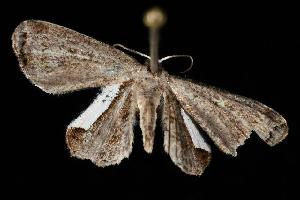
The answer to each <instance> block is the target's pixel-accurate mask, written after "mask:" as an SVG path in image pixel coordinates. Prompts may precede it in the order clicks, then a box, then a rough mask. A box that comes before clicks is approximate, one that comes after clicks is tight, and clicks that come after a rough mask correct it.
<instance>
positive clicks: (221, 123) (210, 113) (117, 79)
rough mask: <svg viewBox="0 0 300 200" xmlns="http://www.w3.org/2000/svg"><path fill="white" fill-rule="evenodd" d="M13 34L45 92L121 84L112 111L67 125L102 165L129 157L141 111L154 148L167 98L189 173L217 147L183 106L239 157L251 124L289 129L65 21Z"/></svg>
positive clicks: (78, 152)
mask: <svg viewBox="0 0 300 200" xmlns="http://www.w3.org/2000/svg"><path fill="white" fill-rule="evenodd" d="M12 41H13V49H14V52H15V54H16V55H17V57H18V61H19V64H20V67H21V70H22V71H23V72H24V74H25V75H26V77H27V78H28V79H29V80H30V81H31V82H32V83H33V84H35V85H36V86H37V87H39V88H41V89H42V90H43V91H45V92H47V93H52V94H61V93H65V92H71V91H74V90H80V89H84V88H91V87H101V86H106V85H112V84H119V85H121V87H120V88H119V90H118V93H117V95H116V97H115V98H114V99H113V100H112V102H111V103H110V105H109V107H108V108H107V110H105V112H103V113H102V114H101V116H99V117H98V119H97V120H96V121H95V122H93V124H92V125H91V126H90V127H89V128H88V129H87V130H85V129H82V128H76V127H69V128H68V130H67V134H66V142H67V145H68V147H69V149H70V152H71V155H73V156H76V157H78V158H81V159H90V160H92V161H93V162H94V163H95V164H96V165H98V166H102V167H104V166H108V165H113V164H118V163H120V162H121V160H122V159H123V158H126V157H128V156H129V154H130V153H131V150H132V143H133V124H134V122H135V116H136V113H137V112H139V115H140V127H141V130H142V133H143V143H144V149H145V151H147V152H148V153H151V152H152V149H153V143H154V136H155V134H154V133H155V127H156V120H157V108H159V105H160V104H161V102H163V103H162V105H161V106H160V107H161V108H162V115H161V116H162V119H161V120H162V128H163V131H164V148H165V151H166V152H167V153H168V154H169V155H170V157H171V160H172V161H173V162H174V163H175V164H176V165H177V166H178V167H180V169H181V170H182V171H184V172H185V173H187V174H191V175H200V174H202V173H203V171H204V169H205V167H206V166H207V165H208V164H209V161H210V159H211V154H210V152H208V151H206V150H205V149H201V148H196V147H195V146H196V145H195V144H194V143H193V140H192V138H191V133H189V130H188V128H187V125H186V124H185V122H184V119H183V117H182V115H181V114H180V112H181V109H183V110H184V111H185V112H186V113H187V114H188V115H189V116H190V117H191V118H192V119H193V121H194V122H195V123H196V124H198V125H199V126H200V127H201V128H202V129H203V130H204V131H205V132H206V133H207V134H208V136H209V137H210V138H211V139H212V140H213V142H214V143H215V144H216V145H217V146H218V147H219V148H220V149H221V150H222V151H223V152H225V153H227V154H230V155H233V156H236V155H237V148H238V147H239V146H240V145H242V144H244V141H245V140H246V139H247V138H249V137H250V134H251V132H252V131H255V132H256V133H257V134H258V135H259V137H260V138H262V139H263V140H264V141H265V142H267V143H268V144H269V145H271V146H273V145H275V144H277V143H279V142H280V141H282V140H283V139H284V138H285V137H286V136H287V134H288V126H287V123H286V121H285V119H284V118H283V117H282V116H281V115H279V114H278V113H277V112H276V111H274V110H273V109H271V108H269V107H267V106H265V105H263V104H261V103H259V102H257V101H254V100H251V99H248V98H245V97H242V96H238V95H233V94H230V93H228V92H225V91H222V90H219V89H216V88H213V87H210V86H205V85H204V84H202V83H199V84H195V83H192V82H191V81H187V80H182V79H179V78H176V77H173V76H169V75H168V74H167V72H165V71H164V70H162V71H160V72H159V73H157V74H152V73H150V72H149V70H148V69H149V68H148V66H146V65H142V64H140V63H138V62H137V61H136V60H135V59H134V58H132V57H130V56H128V55H126V54H125V53H123V52H122V51H119V50H118V49H116V48H114V47H111V46H109V45H107V44H104V43H102V42H99V41H96V40H94V39H92V38H90V37H88V36H85V35H83V34H80V33H77V32H75V31H73V30H70V29H67V28H64V27H62V26H58V25H55V24H51V23H49V22H43V21H35V20H29V21H24V22H22V23H21V24H20V25H19V26H18V27H17V28H16V30H15V32H14V33H13V36H12ZM161 100H163V101H161Z"/></svg>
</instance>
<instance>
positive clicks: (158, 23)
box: [143, 8, 167, 73]
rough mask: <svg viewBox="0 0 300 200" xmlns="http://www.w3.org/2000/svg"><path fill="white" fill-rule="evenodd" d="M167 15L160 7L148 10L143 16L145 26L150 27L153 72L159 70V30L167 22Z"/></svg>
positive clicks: (151, 67)
mask: <svg viewBox="0 0 300 200" xmlns="http://www.w3.org/2000/svg"><path fill="white" fill-rule="evenodd" d="M166 20H167V17H166V15H165V14H164V12H163V11H162V10H161V9H160V8H152V9H150V10H148V11H147V12H146V13H145V15H144V18H143V21H144V24H145V26H147V27H148V28H149V43H150V69H151V72H152V73H157V72H158V71H159V68H158V67H159V61H158V59H159V57H158V41H159V30H160V28H161V27H162V26H163V25H164V24H165V23H166Z"/></svg>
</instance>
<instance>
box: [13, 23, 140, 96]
mask: <svg viewBox="0 0 300 200" xmlns="http://www.w3.org/2000/svg"><path fill="white" fill-rule="evenodd" d="M12 40H13V49H14V51H15V54H16V55H17V57H18V60H19V64H20V66H21V69H22V71H23V72H24V73H25V75H26V77H27V78H28V79H30V80H31V81H32V82H33V83H34V84H35V85H36V86H38V87H40V88H41V89H42V90H44V91H45V92H48V93H64V92H68V91H72V90H79V89H82V88H88V87H97V86H100V85H102V86H104V85H108V84H114V83H121V82H123V81H124V79H125V80H129V79H131V78H132V77H133V76H134V75H137V74H138V73H139V72H140V70H143V69H144V68H143V67H142V66H141V65H140V64H139V63H138V62H136V61H135V60H134V59H133V58H131V57H129V56H128V55H126V54H124V53H123V52H122V51H119V50H118V49H116V48H114V47H111V46H109V45H107V44H104V43H102V42H99V41H96V40H94V39H92V38H90V37H88V36H85V35H83V34H80V33H78V32H75V31H73V30H70V29H68V28H64V27H62V26H59V25H55V24H52V23H49V22H44V21H35V20H29V21H24V22H22V23H21V24H20V25H19V26H18V27H17V28H16V30H15V32H14V33H13V36H12Z"/></svg>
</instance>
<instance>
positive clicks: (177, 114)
mask: <svg viewBox="0 0 300 200" xmlns="http://www.w3.org/2000/svg"><path fill="white" fill-rule="evenodd" d="M162 107H163V109H162V128H163V131H164V149H165V151H166V152H167V153H168V154H169V155H170V157H171V159H172V161H173V162H174V163H175V164H176V165H177V166H178V167H179V168H180V169H181V170H182V171H184V172H185V173H187V174H191V175H201V174H202V173H203V171H204V169H205V168H206V167H207V165H208V164H209V162H210V159H211V154H210V152H211V150H210V147H209V145H208V144H207V143H206V141H205V140H204V138H203V137H202V135H201V133H200V132H199V130H198V129H197V127H196V126H195V125H194V123H193V121H192V120H191V118H190V117H189V116H188V114H187V113H186V112H185V111H184V110H183V109H182V108H181V106H180V104H179V103H178V101H177V100H176V97H175V96H174V95H173V94H172V93H171V92H170V91H165V92H164V94H163V105H162Z"/></svg>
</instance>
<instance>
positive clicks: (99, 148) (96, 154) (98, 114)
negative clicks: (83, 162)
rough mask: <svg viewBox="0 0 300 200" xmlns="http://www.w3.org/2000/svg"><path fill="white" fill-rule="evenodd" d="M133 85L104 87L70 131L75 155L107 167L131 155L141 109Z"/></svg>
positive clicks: (128, 83)
mask: <svg viewBox="0 0 300 200" xmlns="http://www.w3.org/2000/svg"><path fill="white" fill-rule="evenodd" d="M132 85H133V83H132V82H126V83H123V84H119V85H111V86H107V87H104V88H103V90H102V93H101V94H99V95H98V96H97V98H96V99H95V100H94V102H93V103H92V104H91V105H90V107H88V109H87V110H85V111H84V112H83V113H82V114H81V115H80V116H79V117H78V118H77V119H75V120H74V121H73V122H72V123H71V124H70V125H69V126H68V129H67V135H66V141H67V145H68V147H69V149H70V152H71V155H72V156H76V157H78V158H81V159H89V160H91V161H93V162H94V163H95V164H96V165H98V166H101V167H104V166H108V165H113V164H118V163H120V162H121V160H122V159H123V158H126V157H128V156H129V154H130V153H131V150H132V143H133V124H134V122H135V113H136V110H137V106H136V101H135V96H134V92H133V91H132Z"/></svg>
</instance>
